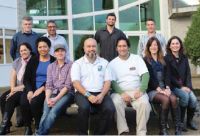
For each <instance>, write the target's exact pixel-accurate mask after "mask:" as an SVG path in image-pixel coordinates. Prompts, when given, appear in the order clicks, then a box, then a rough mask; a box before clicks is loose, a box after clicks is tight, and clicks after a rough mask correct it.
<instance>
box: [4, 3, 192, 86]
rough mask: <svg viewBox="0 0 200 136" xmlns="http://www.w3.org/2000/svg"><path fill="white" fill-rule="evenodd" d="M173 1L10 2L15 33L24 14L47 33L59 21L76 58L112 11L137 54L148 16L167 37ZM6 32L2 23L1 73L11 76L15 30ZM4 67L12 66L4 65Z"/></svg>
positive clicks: (73, 56) (169, 32) (103, 24)
mask: <svg viewBox="0 0 200 136" xmlns="http://www.w3.org/2000/svg"><path fill="white" fill-rule="evenodd" d="M7 1H12V0H7ZM171 1H176V0H169V1H166V0H17V1H16V2H14V3H12V4H11V3H10V5H13V7H14V8H13V9H12V10H14V11H15V13H16V15H14V17H15V21H12V22H13V23H14V24H15V26H13V29H12V32H15V31H16V30H20V28H21V25H20V24H21V23H20V20H21V19H22V17H23V16H24V15H30V16H32V17H33V30H34V31H36V32H37V33H39V34H41V35H43V34H45V33H46V32H47V31H46V23H47V21H48V20H50V19H52V20H55V21H56V23H57V26H58V28H57V32H58V34H61V35H63V36H64V37H65V38H66V40H67V42H68V45H69V49H70V55H71V56H70V57H71V58H72V59H73V60H76V59H78V58H79V57H81V55H82V53H83V52H82V46H83V41H84V40H85V39H86V38H88V37H93V35H94V34H95V32H96V31H97V30H98V29H100V28H102V27H105V19H106V15H107V14H108V13H115V14H116V17H117V21H116V27H117V28H119V29H121V30H122V31H123V32H124V33H125V34H126V36H127V37H128V39H129V40H130V42H131V49H130V51H131V52H133V53H136V51H137V46H138V41H139V37H140V35H142V34H145V33H146V28H145V22H146V19H147V18H153V19H154V20H155V21H156V29H157V32H159V33H162V34H163V35H164V36H165V37H166V39H168V38H169V37H170V36H171V32H173V29H172V28H171V27H173V25H172V22H173V21H171V20H169V17H170V15H171V13H170V11H171V9H173V8H170V6H169V5H170V2H171ZM182 1H184V0H182ZM182 1H181V2H182ZM189 1H190V0H189ZM12 2H13V1H12ZM171 5H173V3H171ZM0 11H1V6H0ZM0 14H1V12H0ZM12 16H13V15H12ZM5 24H6V23H5ZM1 28H2V29H1ZM3 29H5V30H3ZM1 30H2V31H1ZM6 31H7V28H4V27H1V22H0V34H2V37H4V38H2V41H4V42H3V43H2V47H3V48H2V49H3V51H4V52H3V53H4V54H3V56H4V57H2V58H0V63H1V64H0V70H1V71H0V72H1V74H2V73H4V74H7V75H5V76H7V77H8V78H9V76H8V73H9V70H10V69H9V68H11V62H12V61H11V59H10V56H9V49H10V44H9V42H10V39H11V37H12V34H13V33H10V35H9V36H8V37H9V38H8V37H7V36H6V34H7V33H6ZM1 32H2V33H1ZM3 32H4V34H3ZM5 37H7V39H8V40H7V39H6V38H5ZM3 39H5V40H3ZM0 40H1V39H0ZM0 42H1V41H0ZM0 51H1V45H0ZM4 66H7V67H9V68H7V67H6V68H4ZM2 79H4V78H1V76H0V86H8V85H9V82H8V80H6V81H5V82H6V83H5V82H2Z"/></svg>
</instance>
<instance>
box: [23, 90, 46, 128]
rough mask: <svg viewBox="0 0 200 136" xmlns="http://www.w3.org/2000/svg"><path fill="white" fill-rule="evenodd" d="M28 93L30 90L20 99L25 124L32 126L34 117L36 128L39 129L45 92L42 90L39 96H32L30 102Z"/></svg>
mask: <svg viewBox="0 0 200 136" xmlns="http://www.w3.org/2000/svg"><path fill="white" fill-rule="evenodd" d="M27 94H28V92H24V93H23V94H22V97H21V100H20V105H21V110H22V116H23V119H24V120H23V121H24V125H25V126H31V121H32V117H33V118H34V120H35V127H36V129H38V127H39V123H40V118H41V116H42V110H43V104H44V99H45V92H42V93H41V94H39V95H38V96H36V97H34V98H32V100H31V102H30V103H29V101H28V99H27Z"/></svg>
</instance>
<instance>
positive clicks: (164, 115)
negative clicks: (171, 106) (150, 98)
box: [159, 109, 169, 135]
mask: <svg viewBox="0 0 200 136" xmlns="http://www.w3.org/2000/svg"><path fill="white" fill-rule="evenodd" d="M168 112H169V110H168V109H167V110H163V109H161V111H160V133H159V135H168V132H167V119H168Z"/></svg>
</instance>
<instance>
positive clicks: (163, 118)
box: [144, 37, 181, 135]
mask: <svg viewBox="0 0 200 136" xmlns="http://www.w3.org/2000/svg"><path fill="white" fill-rule="evenodd" d="M144 60H145V63H146V65H147V68H148V70H149V73H150V80H149V84H148V89H147V92H148V96H149V99H150V101H151V102H152V103H158V104H161V109H160V115H159V116H160V133H159V134H160V135H168V132H167V120H168V113H169V110H170V107H171V109H172V115H173V119H174V121H175V135H180V134H181V129H180V109H179V106H178V103H177V99H176V96H175V95H174V94H173V93H172V92H171V88H170V82H169V77H168V76H167V69H166V64H165V61H164V56H163V51H162V48H161V45H160V42H159V40H158V39H157V38H156V37H151V38H150V39H149V40H148V42H147V45H146V50H145V57H144Z"/></svg>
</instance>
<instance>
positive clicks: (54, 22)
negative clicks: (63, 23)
mask: <svg viewBox="0 0 200 136" xmlns="http://www.w3.org/2000/svg"><path fill="white" fill-rule="evenodd" d="M50 23H53V24H55V25H56V21H55V20H48V21H47V26H48V25H49V24H50ZM56 26H57V25H56Z"/></svg>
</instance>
